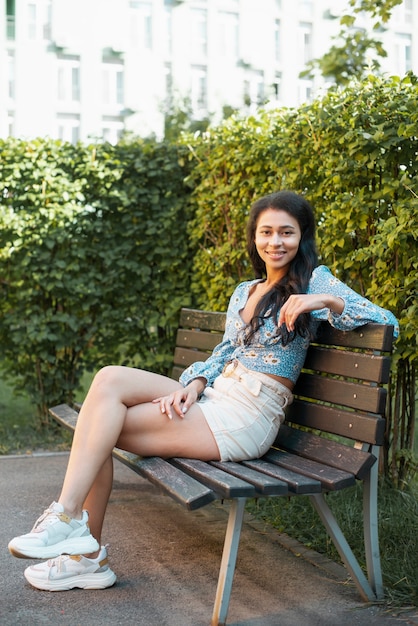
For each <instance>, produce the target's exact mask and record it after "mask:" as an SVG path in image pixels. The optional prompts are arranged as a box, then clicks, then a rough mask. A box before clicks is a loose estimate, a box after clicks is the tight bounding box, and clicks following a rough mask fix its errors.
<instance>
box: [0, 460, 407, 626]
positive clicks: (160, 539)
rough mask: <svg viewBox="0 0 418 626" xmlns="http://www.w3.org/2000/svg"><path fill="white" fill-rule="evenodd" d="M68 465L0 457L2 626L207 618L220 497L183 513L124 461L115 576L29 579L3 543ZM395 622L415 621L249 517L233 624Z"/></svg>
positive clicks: (108, 533)
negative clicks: (106, 579)
mask: <svg viewBox="0 0 418 626" xmlns="http://www.w3.org/2000/svg"><path fill="white" fill-rule="evenodd" d="M66 463H67V455H63V454H61V455H46V456H32V457H0V502H1V508H0V521H1V525H0V528H1V540H2V541H1V544H2V549H1V551H0V625H1V626H41V625H42V626H43V625H49V624H50V625H53V626H116V625H119V624H129V625H134V624H135V625H137V626H209V624H210V617H211V614H212V603H213V601H214V595H215V589H216V582H217V576H218V568H219V562H220V554H221V549H222V543H223V536H224V532H225V525H226V519H227V505H225V506H221V505H220V504H217V505H210V506H208V507H205V508H204V509H201V510H199V511H197V512H193V513H190V512H187V511H185V510H184V509H183V508H182V507H181V506H179V505H177V504H176V503H174V502H173V501H172V500H171V499H170V498H168V497H166V496H163V495H160V494H159V493H158V492H157V491H156V490H155V489H154V487H152V486H151V485H150V484H149V483H148V482H147V481H145V480H142V479H141V478H139V477H137V476H136V475H135V474H134V473H133V472H132V471H131V470H129V469H127V468H125V467H124V466H122V465H121V464H119V463H115V483H114V490H113V492H112V496H111V499H110V503H109V508H108V514H107V517H106V522H105V532H104V535H105V540H106V542H108V543H109V544H110V548H109V553H110V558H111V565H112V568H113V569H114V571H115V572H116V573H117V575H118V582H117V584H116V585H115V586H114V587H112V588H111V589H107V590H103V591H82V590H73V591H67V592H59V593H50V592H43V591H37V590H35V589H33V588H31V587H30V586H29V585H28V584H27V583H26V581H25V579H24V578H23V570H24V568H25V567H26V565H27V564H28V561H25V560H21V559H16V558H13V557H12V556H11V555H10V554H9V552H8V550H7V547H6V546H7V543H8V541H9V539H10V538H11V537H13V536H14V535H16V534H21V533H24V532H28V530H30V527H31V526H32V524H33V522H34V521H35V519H36V518H37V517H38V516H39V515H40V513H41V512H42V511H43V509H44V508H46V507H47V506H48V505H49V504H50V502H51V501H52V500H53V499H56V498H57V497H58V494H59V490H60V486H61V482H62V478H63V476H64V472H65V467H66ZM284 539H286V538H284ZM291 543H292V542H290V544H291ZM293 543H294V542H293ZM298 550H299V551H300V550H301V546H299V544H296V551H298ZM311 557H313V561H315V560H316V561H317V565H314V564H313V563H312V562H311V561H310V560H308V559H311ZM311 560H312V559H311ZM400 624H401V625H402V624H418V617H417V618H416V619H415V618H413V617H411V615H409V617H406V616H403V617H402V616H398V617H396V616H395V615H392V614H391V613H390V612H388V611H387V610H385V609H384V608H383V607H376V606H367V605H365V604H363V603H362V602H361V601H360V600H359V596H358V594H357V592H356V590H355V588H354V587H353V586H351V585H349V584H347V583H346V577H345V570H344V569H343V568H342V567H341V566H339V565H336V564H333V563H330V562H329V561H327V560H326V559H323V558H321V557H318V555H316V554H315V553H310V552H309V551H307V552H306V553H305V555H304V556H303V557H301V556H299V557H297V556H295V554H293V553H292V552H291V551H289V550H288V549H286V548H285V547H283V537H282V536H281V535H280V534H279V533H277V532H276V531H274V530H272V529H268V528H265V527H264V525H262V524H260V523H258V522H254V521H253V520H252V519H251V518H249V519H248V520H247V521H246V523H245V527H244V529H243V535H242V540H241V547H240V552H239V557H238V565H237V571H236V574H235V580H234V587H233V591H232V599H231V605H230V609H229V615H228V626H337V625H338V626H374V625H376V626H377V625H378V626H399V625H400Z"/></svg>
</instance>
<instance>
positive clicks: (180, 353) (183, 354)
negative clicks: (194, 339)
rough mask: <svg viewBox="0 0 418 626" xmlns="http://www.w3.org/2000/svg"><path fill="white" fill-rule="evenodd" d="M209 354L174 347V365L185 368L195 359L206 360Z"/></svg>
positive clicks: (194, 361)
mask: <svg viewBox="0 0 418 626" xmlns="http://www.w3.org/2000/svg"><path fill="white" fill-rule="evenodd" d="M208 356H209V354H208V353H207V352H200V351H199V350H188V349H187V348H176V349H175V351H174V365H180V367H183V368H186V367H188V366H189V365H191V364H192V363H196V361H206V359H207V358H208Z"/></svg>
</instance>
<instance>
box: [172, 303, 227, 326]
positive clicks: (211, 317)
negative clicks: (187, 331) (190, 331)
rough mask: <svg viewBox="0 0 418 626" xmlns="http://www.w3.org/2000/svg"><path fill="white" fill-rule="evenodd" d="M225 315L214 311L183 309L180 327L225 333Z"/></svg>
mask: <svg viewBox="0 0 418 626" xmlns="http://www.w3.org/2000/svg"><path fill="white" fill-rule="evenodd" d="M225 320H226V314H225V313H217V312H214V311H199V310H196V309H186V308H184V309H182V310H181V313H180V326H184V327H185V328H200V330H216V331H218V332H223V331H224V328H225Z"/></svg>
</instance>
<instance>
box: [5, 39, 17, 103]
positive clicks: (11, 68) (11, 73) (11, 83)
mask: <svg viewBox="0 0 418 626" xmlns="http://www.w3.org/2000/svg"><path fill="white" fill-rule="evenodd" d="M7 83H8V89H7V95H8V98H9V100H12V101H13V100H14V99H15V97H16V80H15V55H14V52H12V51H11V50H9V51H8V52H7Z"/></svg>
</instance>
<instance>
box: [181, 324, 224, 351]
mask: <svg viewBox="0 0 418 626" xmlns="http://www.w3.org/2000/svg"><path fill="white" fill-rule="evenodd" d="M222 336H223V335H221V333H209V332H207V331H204V330H194V329H188V328H180V329H179V330H178V331H177V337H176V346H178V347H180V348H193V349H194V348H197V349H198V350H209V351H212V350H213V348H214V347H215V346H217V345H218V343H220V342H221V341H222Z"/></svg>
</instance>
